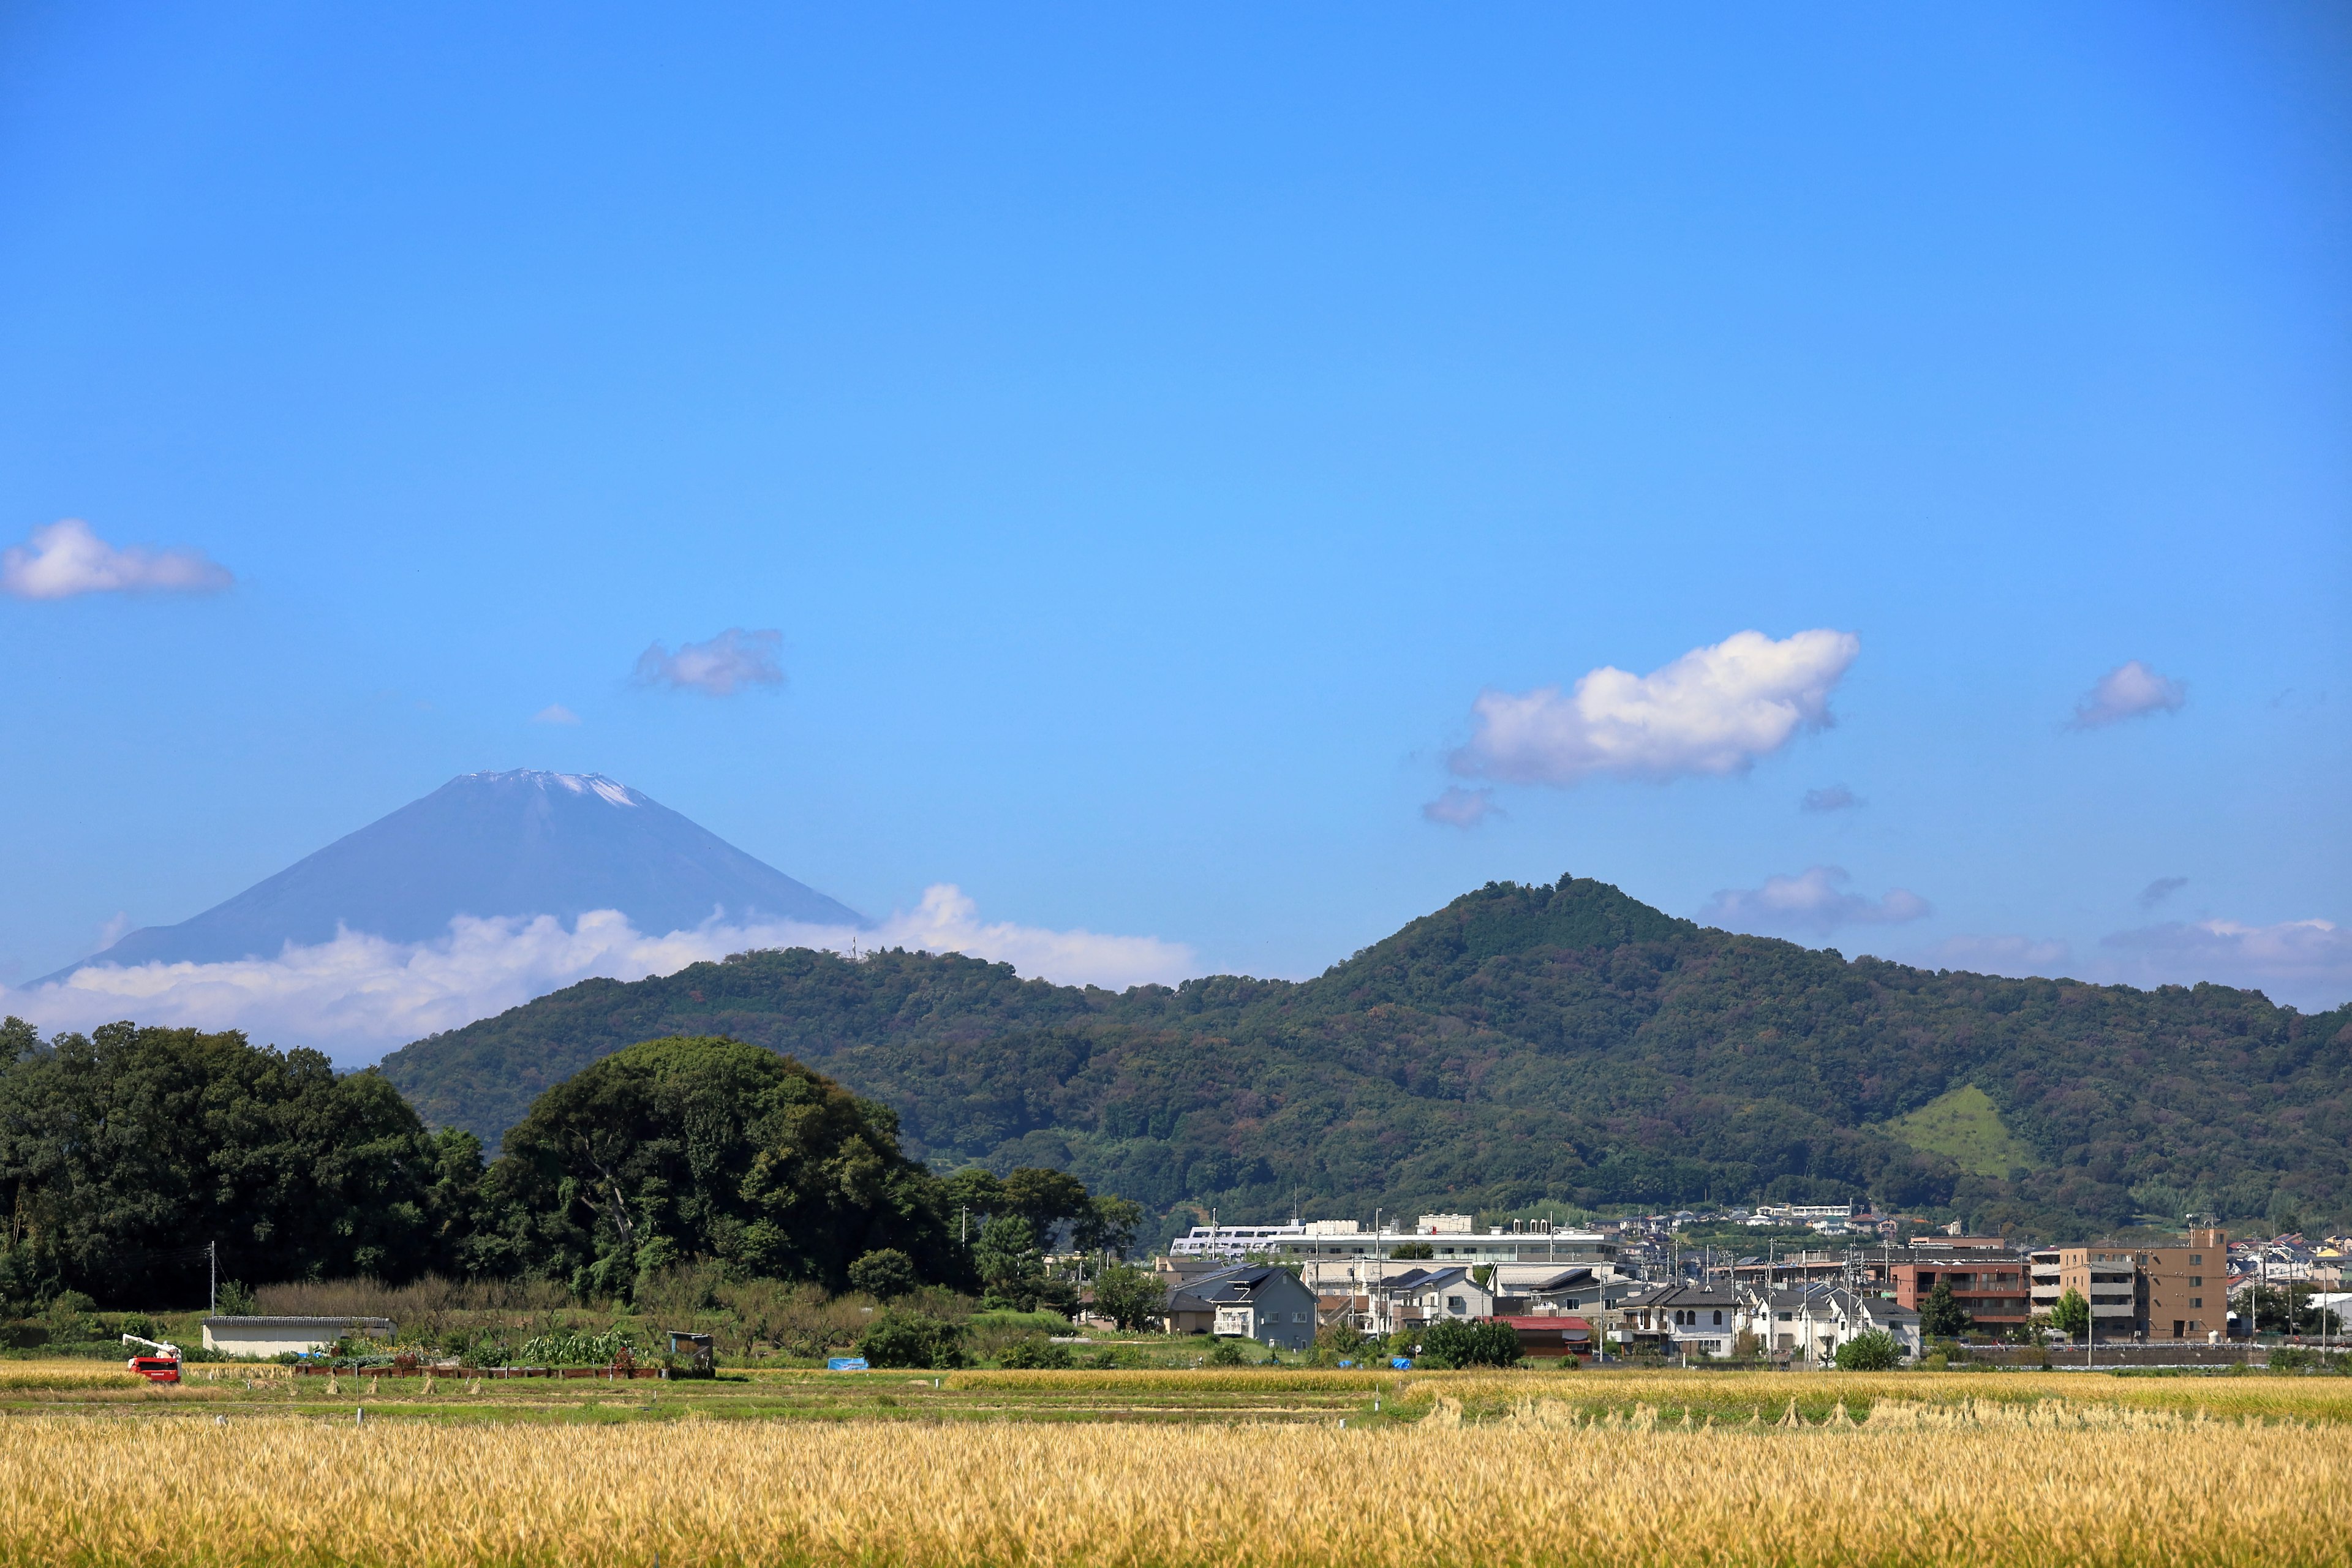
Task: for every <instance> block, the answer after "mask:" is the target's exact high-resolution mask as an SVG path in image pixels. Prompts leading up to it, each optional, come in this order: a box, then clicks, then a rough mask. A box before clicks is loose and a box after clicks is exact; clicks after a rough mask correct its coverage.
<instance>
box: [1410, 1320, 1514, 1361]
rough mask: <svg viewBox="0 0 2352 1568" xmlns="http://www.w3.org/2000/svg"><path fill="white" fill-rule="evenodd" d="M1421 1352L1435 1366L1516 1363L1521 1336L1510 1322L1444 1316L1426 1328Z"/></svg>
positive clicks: (1422, 1338) (1423, 1333)
mask: <svg viewBox="0 0 2352 1568" xmlns="http://www.w3.org/2000/svg"><path fill="white" fill-rule="evenodd" d="M1421 1353H1422V1354H1423V1356H1424V1357H1426V1358H1427V1360H1428V1362H1429V1363H1430V1364H1431V1365H1432V1366H1436V1367H1465V1366H1515V1365H1517V1363H1518V1360H1519V1336H1518V1334H1517V1331H1515V1330H1513V1329H1512V1327H1511V1325H1510V1324H1508V1323H1492V1322H1482V1323H1472V1322H1465V1321H1463V1320H1461V1319H1459V1318H1443V1319H1440V1320H1439V1321H1436V1322H1434V1323H1432V1324H1431V1325H1430V1326H1429V1327H1428V1328H1427V1329H1425V1330H1423V1332H1422V1336H1421Z"/></svg>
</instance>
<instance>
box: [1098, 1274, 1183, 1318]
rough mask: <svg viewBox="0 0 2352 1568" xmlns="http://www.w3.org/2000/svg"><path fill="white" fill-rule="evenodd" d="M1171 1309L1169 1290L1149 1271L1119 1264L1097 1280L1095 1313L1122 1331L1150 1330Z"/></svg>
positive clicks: (1099, 1275)
mask: <svg viewBox="0 0 2352 1568" xmlns="http://www.w3.org/2000/svg"><path fill="white" fill-rule="evenodd" d="M1167 1307H1168V1288H1167V1287H1166V1286H1164V1285H1162V1284H1161V1283H1160V1280H1159V1279H1157V1278H1156V1277H1154V1276H1153V1275H1152V1274H1151V1272H1150V1270H1148V1269H1143V1268H1135V1267H1134V1266H1132V1265H1131V1264H1126V1263H1117V1264H1113V1265H1112V1266H1111V1267H1110V1268H1106V1269H1104V1270H1103V1271H1102V1272H1100V1273H1099V1274H1097V1275H1096V1276H1095V1310H1097V1312H1100V1313H1101V1314H1102V1315H1103V1316H1104V1317H1106V1318H1108V1319H1109V1320H1110V1321H1112V1322H1114V1323H1116V1324H1118V1326H1119V1327H1120V1328H1121V1329H1125V1330H1129V1331H1133V1330H1137V1329H1148V1328H1150V1326H1151V1321H1152V1320H1153V1319H1154V1318H1157V1317H1159V1316H1160V1314H1161V1313H1163V1312H1164V1311H1166V1310H1167Z"/></svg>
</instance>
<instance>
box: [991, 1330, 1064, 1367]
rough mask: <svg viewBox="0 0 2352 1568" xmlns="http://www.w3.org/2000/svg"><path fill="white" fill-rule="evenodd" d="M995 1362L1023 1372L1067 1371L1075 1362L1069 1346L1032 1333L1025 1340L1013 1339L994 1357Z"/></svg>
mask: <svg viewBox="0 0 2352 1568" xmlns="http://www.w3.org/2000/svg"><path fill="white" fill-rule="evenodd" d="M996 1364H997V1365H999V1366H1004V1367H1015V1368H1018V1369H1019V1370H1021V1371H1024V1372H1067V1371H1068V1370H1069V1369H1070V1368H1071V1367H1073V1366H1075V1365H1076V1364H1077V1362H1076V1357H1074V1356H1072V1355H1071V1354H1070V1347H1069V1346H1067V1345H1057V1344H1055V1342H1053V1341H1051V1340H1049V1339H1047V1338H1046V1337H1045V1335H1043V1334H1032V1335H1030V1336H1029V1337H1028V1338H1027V1339H1025V1340H1015V1341H1014V1342H1013V1343H1012V1344H1010V1345H1007V1346H1006V1347H1005V1348H1004V1353H1003V1354H1002V1355H1000V1356H998V1357H997V1358H996Z"/></svg>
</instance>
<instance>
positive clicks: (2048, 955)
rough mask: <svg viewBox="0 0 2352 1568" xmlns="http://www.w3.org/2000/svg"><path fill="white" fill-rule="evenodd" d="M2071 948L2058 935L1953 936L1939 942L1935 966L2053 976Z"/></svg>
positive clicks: (2018, 975)
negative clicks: (2051, 936)
mask: <svg viewBox="0 0 2352 1568" xmlns="http://www.w3.org/2000/svg"><path fill="white" fill-rule="evenodd" d="M2073 956H2074V948H2073V947H2072V946H2070V945H2069V944H2068V943H2066V942H2063V941H2061V940H2059V939H2057V938H2054V937H2053V938H2050V939H2047V940H2042V939H2037V938H2034V937H2030V936H1956V937H1952V938H1949V939H1948V940H1946V941H1944V942H1938V943H1937V946H1936V952H1935V960H1934V962H1935V964H1936V967H1937V968H1938V969H1965V970H1968V971H1969V972H1970V973H1976V974H2007V975H2011V976H2014V977H2017V978H2023V977H2025V976H2027V975H2034V974H2040V975H2053V974H2056V973H2059V972H2060V971H2062V970H2063V969H2064V968H2065V966H2066V963H2067V961H2068V960H2069V959H2071V958H2072V957H2073Z"/></svg>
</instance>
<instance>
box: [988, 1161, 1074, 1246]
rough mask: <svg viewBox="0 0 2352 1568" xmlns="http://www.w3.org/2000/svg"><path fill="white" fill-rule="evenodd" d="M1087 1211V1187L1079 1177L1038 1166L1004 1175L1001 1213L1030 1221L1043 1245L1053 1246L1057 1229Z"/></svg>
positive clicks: (1030, 1225) (1031, 1227) (1040, 1243)
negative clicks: (1066, 1221) (1056, 1227)
mask: <svg viewBox="0 0 2352 1568" xmlns="http://www.w3.org/2000/svg"><path fill="white" fill-rule="evenodd" d="M1086 1208H1087V1188H1086V1184H1085V1183H1083V1182H1081V1181H1079V1180H1078V1179H1077V1178H1076V1176H1073V1175H1069V1174H1067V1173H1064V1172H1061V1171H1052V1170H1045V1169H1042V1168H1039V1167H1037V1166H1023V1167H1022V1168H1021V1169H1019V1170H1016V1171H1008V1172H1006V1173H1005V1175H1004V1207H1003V1210H1002V1211H1001V1212H1003V1213H1005V1214H1013V1215H1020V1216H1021V1217H1022V1218H1023V1219H1024V1220H1027V1221H1028V1222H1029V1228H1030V1230H1031V1231H1032V1232H1033V1233H1034V1235H1035V1236H1036V1237H1037V1241H1038V1244H1039V1245H1040V1246H1044V1247H1050V1246H1051V1245H1052V1242H1053V1237H1054V1230H1055V1226H1059V1225H1060V1224H1061V1223H1062V1222H1063V1221H1065V1220H1072V1219H1076V1218H1077V1217H1078V1216H1079V1215H1081V1214H1083V1213H1085V1212H1086Z"/></svg>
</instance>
